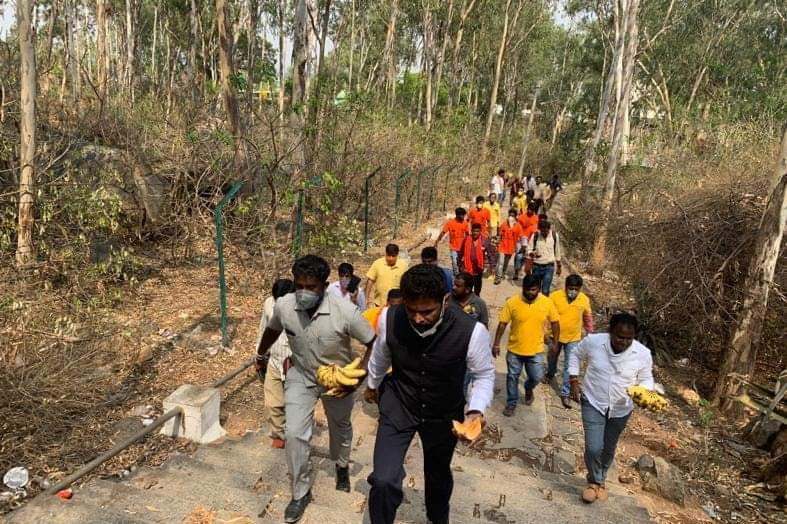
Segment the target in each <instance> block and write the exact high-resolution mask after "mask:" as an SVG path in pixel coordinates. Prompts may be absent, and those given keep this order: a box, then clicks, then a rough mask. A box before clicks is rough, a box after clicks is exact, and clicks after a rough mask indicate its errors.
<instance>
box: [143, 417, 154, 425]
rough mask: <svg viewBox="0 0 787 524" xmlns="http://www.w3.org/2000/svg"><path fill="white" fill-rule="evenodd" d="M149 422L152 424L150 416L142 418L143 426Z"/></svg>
mask: <svg viewBox="0 0 787 524" xmlns="http://www.w3.org/2000/svg"><path fill="white" fill-rule="evenodd" d="M151 424H153V419H152V418H149V417H145V418H143V419H142V425H143V426H150V425H151Z"/></svg>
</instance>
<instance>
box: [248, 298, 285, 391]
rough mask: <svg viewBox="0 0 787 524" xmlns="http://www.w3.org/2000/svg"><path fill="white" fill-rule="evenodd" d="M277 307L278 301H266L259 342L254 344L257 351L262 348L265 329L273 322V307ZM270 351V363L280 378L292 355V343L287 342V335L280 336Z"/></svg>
mask: <svg viewBox="0 0 787 524" xmlns="http://www.w3.org/2000/svg"><path fill="white" fill-rule="evenodd" d="M275 305H276V300H274V298H273V297H268V298H266V299H265V303H264V304H263V306H262V316H261V317H260V330H259V333H257V342H256V344H254V350H255V351H256V350H257V348H258V347H259V346H260V340H261V339H262V332H263V331H265V328H266V327H267V326H268V323H269V322H270V321H271V317H272V316H273V306H275ZM269 351H270V353H269V354H270V359H269V363H270V365H271V367H272V368H273V369H275V370H276V371H278V372H279V375H280V376H281V375H283V374H284V373H283V371H284V370H283V367H284V360H285V359H286V358H287V357H289V356H290V355H291V354H292V353H291V352H290V342H289V340H287V335H285V334H284V333H282V334H281V335H279V338H277V339H276V342H274V343H273V345H272V346H271V348H270V350H269ZM282 378H283V377H282Z"/></svg>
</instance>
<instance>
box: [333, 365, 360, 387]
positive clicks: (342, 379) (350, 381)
mask: <svg viewBox="0 0 787 524" xmlns="http://www.w3.org/2000/svg"><path fill="white" fill-rule="evenodd" d="M337 371H338V372H337V373H336V381H337V382H338V383H339V384H341V385H342V386H355V385H357V384H358V379H357V378H351V377H347V376H345V375H344V374H342V373H341V371H339V370H338V369H337Z"/></svg>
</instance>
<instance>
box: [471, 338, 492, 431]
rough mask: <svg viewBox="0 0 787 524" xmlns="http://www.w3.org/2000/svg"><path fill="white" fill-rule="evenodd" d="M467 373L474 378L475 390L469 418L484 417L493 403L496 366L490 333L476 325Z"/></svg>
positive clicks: (472, 393)
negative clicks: (490, 342) (491, 349)
mask: <svg viewBox="0 0 787 524" xmlns="http://www.w3.org/2000/svg"><path fill="white" fill-rule="evenodd" d="M467 371H468V372H469V373H470V376H471V377H472V378H473V390H472V392H471V393H470V399H469V401H468V403H467V417H466V418H468V419H473V418H475V417H482V416H483V415H484V411H486V409H487V408H488V407H489V405H490V404H491V403H492V397H493V396H494V392H495V365H494V363H493V362H492V353H491V352H490V351H489V331H487V329H486V328H485V327H483V326H482V325H481V324H480V323H476V325H475V329H473V334H472V335H471V336H470V344H469V346H468V348H467Z"/></svg>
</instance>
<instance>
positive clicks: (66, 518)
mask: <svg viewBox="0 0 787 524" xmlns="http://www.w3.org/2000/svg"><path fill="white" fill-rule="evenodd" d="M544 401H545V395H544V394H543V393H542V394H541V395H540V398H539V401H538V402H537V404H538V403H540V402H544ZM519 411H522V412H524V409H522V408H520V410H519ZM375 412H376V409H375V408H374V407H371V406H366V405H363V406H361V405H358V406H356V410H355V415H354V427H355V428H356V434H355V445H354V449H353V464H352V467H351V474H352V482H353V491H352V492H351V493H349V494H348V493H340V492H337V491H335V490H334V479H333V463H332V462H331V461H330V460H329V459H328V458H327V430H325V431H319V432H318V434H317V435H316V436H315V452H314V457H313V463H314V468H315V471H316V481H315V486H314V488H313V495H314V501H313V502H312V504H311V505H310V506H309V508H308V510H307V512H306V515H305V516H304V518H303V520H302V521H301V522H303V523H305V524H306V523H312V524H314V523H319V524H344V523H348V522H359V523H360V522H364V523H366V522H368V521H369V518H368V515H367V514H366V495H367V493H368V489H369V487H368V484H367V482H366V477H367V475H368V474H369V473H370V471H371V458H372V450H373V448H374V430H375V427H374V426H375ZM518 416H519V415H518ZM527 416H528V415H527V414H526V413H523V414H522V415H521V417H523V418H527ZM514 418H515V419H516V418H517V417H514ZM521 422H522V421H521V420H520V421H519V423H521ZM513 423H514V422H513V421H512V424H513ZM511 427H512V428H513V426H511ZM509 438H510V437H509ZM525 440H527V438H526V437H524V436H523V437H522V442H523V444H524V441H525ZM500 443H502V442H498V445H499V444H500ZM268 446H269V440H268V439H267V438H266V437H265V433H264V432H259V433H250V434H248V435H246V436H245V437H244V438H242V439H240V440H225V441H224V442H222V443H220V444H214V445H204V446H201V447H200V448H199V449H198V450H197V452H196V453H195V454H194V455H193V456H186V455H178V456H175V457H173V458H171V459H170V460H169V461H167V462H166V463H165V464H164V465H163V466H162V467H160V468H149V469H141V470H139V471H137V472H136V473H135V474H134V475H132V476H131V477H129V478H127V479H125V480H124V481H121V482H118V481H113V480H103V479H94V480H91V481H89V482H87V483H86V484H84V485H82V486H78V487H77V488H76V489H75V490H74V497H73V499H72V500H70V501H63V500H60V499H58V498H56V497H39V498H37V499H35V500H33V501H31V502H30V503H29V504H27V505H26V506H25V507H23V508H21V509H19V510H18V511H16V512H14V513H13V514H11V515H10V516H9V518H8V523H9V524H38V523H53V524H142V523H180V522H183V521H184V519H186V518H187V517H188V516H189V515H190V514H191V513H192V512H194V511H195V510H196V509H197V508H199V507H200V506H202V507H204V508H209V509H212V510H214V511H215V512H216V513H215V520H214V522H215V523H216V524H219V523H222V522H225V523H227V524H230V523H233V524H248V523H261V524H262V523H265V524H267V523H274V522H282V515H283V512H284V507H285V506H286V504H287V502H288V501H289V487H288V479H287V467H286V463H285V460H284V452H283V451H281V450H274V449H271V448H270V447H268ZM493 447H494V448H495V449H492V448H493ZM529 447H531V448H532V443H530V444H528V445H527V446H525V447H523V448H499V447H497V445H496V446H490V447H488V448H484V449H479V450H474V449H471V448H468V447H467V446H464V445H461V446H460V447H459V448H458V449H457V454H456V455H455V457H454V462H453V468H454V472H455V489H454V495H453V498H452V511H451V518H452V522H454V523H471V522H494V523H501V524H503V523H505V524H513V523H519V524H546V523H552V522H555V523H557V522H571V521H574V522H593V523H609V524H626V523H637V522H641V523H644V522H649V519H648V515H647V513H646V511H645V510H644V509H642V508H640V507H639V506H637V504H636V502H635V501H634V499H633V498H632V497H630V496H629V495H627V494H626V493H625V491H624V490H623V488H621V487H619V486H615V485H612V486H611V493H610V500H609V501H608V502H606V503H598V504H594V505H591V506H587V505H584V504H583V503H582V502H581V501H580V500H579V495H580V492H581V490H582V488H583V486H584V483H583V481H582V479H581V478H580V477H577V476H573V475H561V474H555V473H551V472H547V471H543V470H540V469H539V467H538V461H532V460H529V459H528V457H529V456H530V455H529V454H528V453H530V454H532V451H529V449H528V448H529ZM483 457H486V458H483ZM497 457H502V458H503V459H504V460H503V461H501V460H499V459H498V458H497ZM533 464H536V466H533ZM405 468H406V470H407V477H406V479H405V503H404V504H403V505H402V506H401V508H400V510H399V514H398V519H397V522H401V523H425V522H426V516H425V513H424V509H423V469H422V460H421V449H420V443H419V442H418V439H417V438H416V440H415V441H414V442H413V446H412V447H411V449H410V453H409V455H408V459H407V463H406V466H405Z"/></svg>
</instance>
